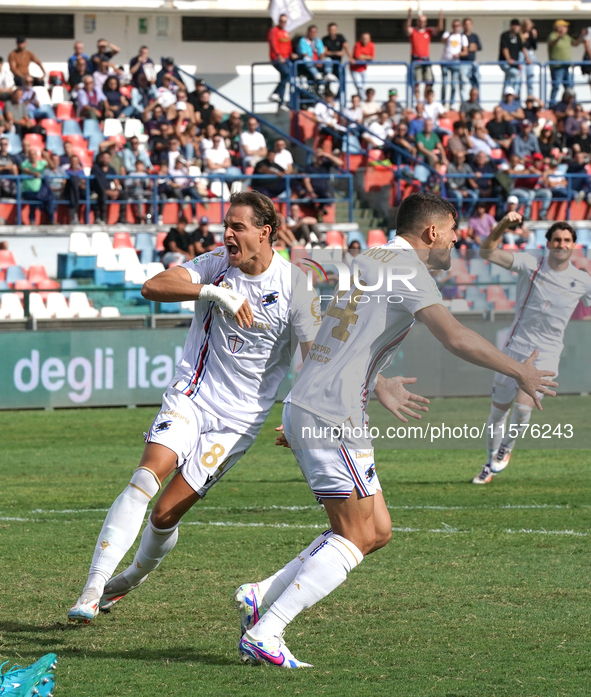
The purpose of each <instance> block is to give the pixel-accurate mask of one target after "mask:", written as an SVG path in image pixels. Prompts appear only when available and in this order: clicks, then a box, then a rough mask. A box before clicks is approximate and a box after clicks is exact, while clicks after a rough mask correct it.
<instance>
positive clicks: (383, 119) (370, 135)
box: [362, 111, 394, 156]
mask: <svg viewBox="0 0 591 697" xmlns="http://www.w3.org/2000/svg"><path fill="white" fill-rule="evenodd" d="M393 135H394V129H393V128H392V127H391V126H390V125H389V124H388V112H386V111H380V113H379V114H378V120H377V121H374V122H373V123H370V125H369V128H368V129H367V131H365V132H364V133H363V135H362V138H363V140H364V141H365V142H366V143H367V147H368V148H377V149H378V150H382V151H383V152H384V155H386V156H387V155H388V152H389V150H390V143H389V140H390V138H392V136H393Z"/></svg>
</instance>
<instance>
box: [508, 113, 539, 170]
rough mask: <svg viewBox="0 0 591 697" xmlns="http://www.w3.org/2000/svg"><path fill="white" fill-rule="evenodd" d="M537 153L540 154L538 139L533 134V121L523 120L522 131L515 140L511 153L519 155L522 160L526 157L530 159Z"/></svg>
mask: <svg viewBox="0 0 591 697" xmlns="http://www.w3.org/2000/svg"><path fill="white" fill-rule="evenodd" d="M535 152H540V145H539V143H538V139H537V137H536V136H535V135H534V133H533V132H532V125H531V121H528V120H527V119H523V121H522V122H521V130H520V131H519V133H518V134H517V135H516V136H515V138H514V139H513V143H512V145H511V153H512V154H514V155H517V156H518V157H519V159H520V160H523V159H524V158H525V157H529V156H531V155H533V154H534V153H535Z"/></svg>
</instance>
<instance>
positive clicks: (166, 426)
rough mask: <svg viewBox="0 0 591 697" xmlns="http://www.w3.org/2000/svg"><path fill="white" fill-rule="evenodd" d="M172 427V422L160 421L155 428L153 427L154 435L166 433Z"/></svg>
mask: <svg viewBox="0 0 591 697" xmlns="http://www.w3.org/2000/svg"><path fill="white" fill-rule="evenodd" d="M171 426H172V421H161V422H160V423H159V424H158V425H157V426H155V427H154V433H163V432H164V431H168V429H169V428H170V427H171Z"/></svg>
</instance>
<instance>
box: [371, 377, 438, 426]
mask: <svg viewBox="0 0 591 697" xmlns="http://www.w3.org/2000/svg"><path fill="white" fill-rule="evenodd" d="M416 381H417V379H416V378H403V377H402V376H398V377H395V378H385V377H383V376H382V375H378V382H377V384H376V386H375V389H374V393H375V396H376V397H377V400H378V402H379V403H380V404H381V405H382V406H383V407H386V409H387V410H388V411H391V412H392V413H393V414H394V416H395V417H396V418H397V419H400V421H402V422H403V423H405V424H406V423H408V419H407V418H405V417H404V416H403V414H406V415H407V416H412V417H413V419H421V418H422V416H421V415H420V414H417V411H429V407H427V406H425V405H426V404H429V400H428V399H427V398H426V397H421V395H418V394H413V393H412V392H409V391H408V390H407V389H406V387H405V385H412V384H413V383H415V382H416ZM413 410H416V411H413Z"/></svg>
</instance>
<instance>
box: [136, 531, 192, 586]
mask: <svg viewBox="0 0 591 697" xmlns="http://www.w3.org/2000/svg"><path fill="white" fill-rule="evenodd" d="M179 525H180V521H179V522H178V523H177V524H176V525H175V526H174V527H172V528H168V529H167V530H159V529H158V528H155V527H154V525H153V524H152V520H151V519H149V520H148V524H147V525H146V527H145V529H144V532H143V534H142V539H141V542H140V546H139V549H138V551H137V552H136V553H135V557H134V558H133V562H132V563H131V565H130V566H128V567H127V569H125V571H124V572H123V575H124V576H125V578H126V579H127V580H128V581H129V582H130V583H139V582H140V581H141V580H142V578H144V576H147V575H148V574H149V573H150V571H154V569H155V568H156V567H157V566H158V565H159V564H160V562H161V561H162V560H163V559H164V557H165V556H166V555H167V554H168V553H169V552H172V550H173V549H174V546H175V545H176V542H177V540H178V538H179Z"/></svg>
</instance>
